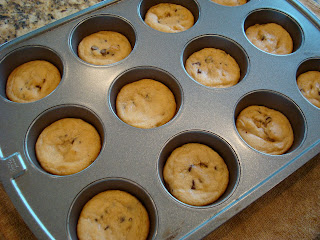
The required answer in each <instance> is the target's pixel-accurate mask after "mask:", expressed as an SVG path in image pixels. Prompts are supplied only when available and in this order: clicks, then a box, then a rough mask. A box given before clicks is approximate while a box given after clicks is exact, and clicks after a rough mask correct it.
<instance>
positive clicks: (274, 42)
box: [246, 23, 293, 55]
mask: <svg viewBox="0 0 320 240" xmlns="http://www.w3.org/2000/svg"><path fill="white" fill-rule="evenodd" d="M246 35H247V37H248V39H249V40H250V42H251V43H252V44H253V45H255V46H256V47H257V48H259V49H261V50H262V51H265V52H268V53H272V54H278V55H283V54H289V53H292V50H293V41H292V38H291V36H290V34H289V33H288V32H287V31H286V30H285V29H284V28H283V27H281V26H280V25H279V24H276V23H267V24H255V25H253V26H251V27H249V28H247V30H246Z"/></svg>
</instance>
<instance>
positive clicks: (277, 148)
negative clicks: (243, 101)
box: [236, 105, 294, 155]
mask: <svg viewBox="0 0 320 240" xmlns="http://www.w3.org/2000/svg"><path fill="white" fill-rule="evenodd" d="M236 127H237V129H238V132H239V134H240V136H241V137H242V138H243V140H244V141H245V142H247V143H248V144H249V145H250V146H251V147H253V148H255V149H257V150H258V151H261V152H264V153H268V154H272V155H280V154H283V153H285V152H287V151H288V150H289V148H290V147H291V145H292V143H293V140H294V135H293V130H292V127H291V124H290V122H289V120H288V119H287V117H286V116H285V115H283V114H282V113H281V112H279V111H276V110H274V109H270V108H267V107H264V106H257V105H253V106H249V107H247V108H245V109H244V110H242V111H241V112H240V114H239V116H238V117H237V120H236Z"/></svg>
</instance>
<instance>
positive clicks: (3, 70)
mask: <svg viewBox="0 0 320 240" xmlns="http://www.w3.org/2000/svg"><path fill="white" fill-rule="evenodd" d="M35 60H44V61H48V62H50V63H52V64H53V65H54V66H56V67H57V68H58V70H59V72H60V75H61V79H62V80H63V73H64V63H63V61H62V58H61V56H59V54H58V53H57V52H55V51H54V50H52V49H50V48H49V47H46V46H40V45H39V46H37V45H30V46H24V47H21V48H18V49H15V50H13V51H12V52H10V53H8V54H7V55H6V56H5V57H3V58H2V60H1V62H0V83H1V85H0V96H1V97H2V98H4V99H8V98H7V96H6V82H7V79H8V77H9V75H10V73H11V72H12V71H13V70H14V69H15V68H17V67H19V66H20V65H22V64H24V63H26V62H30V61H35ZM60 84H61V82H60ZM58 87H59V86H58ZM40 100H41V99H40ZM9 101H10V100H9ZM38 101H39V100H38Z"/></svg>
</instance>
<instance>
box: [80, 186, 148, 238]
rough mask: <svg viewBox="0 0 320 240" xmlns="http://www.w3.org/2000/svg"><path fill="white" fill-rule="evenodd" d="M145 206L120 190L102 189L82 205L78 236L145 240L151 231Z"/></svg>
mask: <svg viewBox="0 0 320 240" xmlns="http://www.w3.org/2000/svg"><path fill="white" fill-rule="evenodd" d="M149 225H150V223H149V216H148V212H147V210H146V209H145V207H144V206H143V205H142V204H141V203H140V201H139V200H138V199H137V198H135V197H134V196H132V195H131V194H129V193H127V192H124V191H120V190H108V191H105V192H101V193H99V194H97V195H96V196H94V197H93V198H92V199H91V200H89V201H88V202H87V203H86V204H85V206H84V207H83V209H82V211H81V214H80V217H79V220H78V225H77V234H78V238H79V240H88V239H91V240H105V239H113V240H123V239H127V240H145V239H147V237H148V233H149Z"/></svg>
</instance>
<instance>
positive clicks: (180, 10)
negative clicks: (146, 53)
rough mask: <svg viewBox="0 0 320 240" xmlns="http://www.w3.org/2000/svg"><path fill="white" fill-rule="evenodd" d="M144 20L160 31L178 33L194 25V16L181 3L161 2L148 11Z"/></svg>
mask: <svg viewBox="0 0 320 240" xmlns="http://www.w3.org/2000/svg"><path fill="white" fill-rule="evenodd" d="M144 21H145V23H146V24H148V25H149V26H150V27H152V28H154V29H156V30H158V31H161V32H167V33H177V32H183V31H185V30H187V29H189V28H191V27H192V26H193V25H194V16H193V15H192V13H191V12H190V11H189V10H188V9H187V8H185V7H183V6H181V5H177V4H173V3H160V4H157V5H155V6H153V7H151V8H150V9H149V10H148V11H147V13H146V16H145V19H144Z"/></svg>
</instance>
